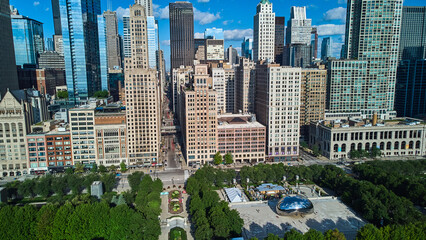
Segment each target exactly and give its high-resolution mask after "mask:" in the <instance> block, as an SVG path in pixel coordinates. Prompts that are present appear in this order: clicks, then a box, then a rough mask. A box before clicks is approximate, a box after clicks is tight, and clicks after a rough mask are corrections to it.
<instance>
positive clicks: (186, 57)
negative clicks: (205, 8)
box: [169, 2, 194, 69]
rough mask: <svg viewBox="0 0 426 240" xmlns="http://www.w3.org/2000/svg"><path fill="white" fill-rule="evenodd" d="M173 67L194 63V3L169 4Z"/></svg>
mask: <svg viewBox="0 0 426 240" xmlns="http://www.w3.org/2000/svg"><path fill="white" fill-rule="evenodd" d="M169 14H170V52H171V54H170V58H171V67H172V69H173V68H179V67H180V66H182V65H183V66H192V65H193V64H194V11H193V8H192V3H189V2H175V3H170V4H169Z"/></svg>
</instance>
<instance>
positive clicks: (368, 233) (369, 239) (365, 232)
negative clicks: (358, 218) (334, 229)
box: [356, 224, 384, 240]
mask: <svg viewBox="0 0 426 240" xmlns="http://www.w3.org/2000/svg"><path fill="white" fill-rule="evenodd" d="M356 239H357V240H376V239H377V240H380V239H384V238H383V235H382V233H381V231H380V229H378V228H376V227H375V226H374V225H372V224H367V225H365V226H364V227H362V228H361V230H359V231H358V233H357V235H356Z"/></svg>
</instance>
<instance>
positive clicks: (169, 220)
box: [160, 190, 194, 240]
mask: <svg viewBox="0 0 426 240" xmlns="http://www.w3.org/2000/svg"><path fill="white" fill-rule="evenodd" d="M167 191H169V192H170V191H172V190H167ZM179 191H181V190H179ZM182 198H183V199H182V200H183V201H182V204H183V211H182V213H180V214H171V213H169V206H168V203H169V196H168V195H162V196H161V209H162V210H163V211H162V213H161V215H160V220H161V235H160V240H168V239H169V238H168V237H169V232H170V230H171V229H172V228H175V227H181V228H183V229H184V230H185V231H186V235H187V237H188V240H193V239H194V238H193V237H192V235H191V223H190V222H189V220H188V212H187V209H186V201H187V200H188V194H182Z"/></svg>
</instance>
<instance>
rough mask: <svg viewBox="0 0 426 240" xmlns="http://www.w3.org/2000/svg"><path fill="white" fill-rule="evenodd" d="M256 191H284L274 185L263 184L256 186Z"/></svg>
mask: <svg viewBox="0 0 426 240" xmlns="http://www.w3.org/2000/svg"><path fill="white" fill-rule="evenodd" d="M256 190H257V191H259V192H264V191H266V192H267V191H285V188H284V187H282V186H279V185H276V184H272V183H264V184H262V185H260V186H258V187H257V188H256Z"/></svg>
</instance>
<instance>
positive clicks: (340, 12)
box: [323, 7, 346, 22]
mask: <svg viewBox="0 0 426 240" xmlns="http://www.w3.org/2000/svg"><path fill="white" fill-rule="evenodd" d="M323 19H324V21H332V20H340V21H342V22H344V21H345V20H346V8H342V7H338V8H333V9H330V10H328V11H327V12H326V13H324V18H323Z"/></svg>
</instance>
